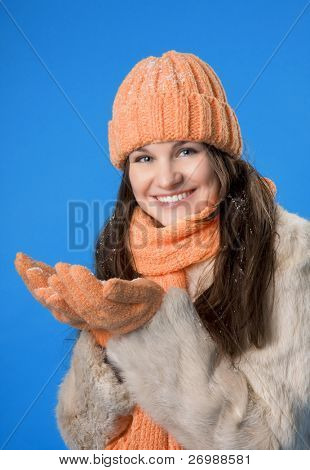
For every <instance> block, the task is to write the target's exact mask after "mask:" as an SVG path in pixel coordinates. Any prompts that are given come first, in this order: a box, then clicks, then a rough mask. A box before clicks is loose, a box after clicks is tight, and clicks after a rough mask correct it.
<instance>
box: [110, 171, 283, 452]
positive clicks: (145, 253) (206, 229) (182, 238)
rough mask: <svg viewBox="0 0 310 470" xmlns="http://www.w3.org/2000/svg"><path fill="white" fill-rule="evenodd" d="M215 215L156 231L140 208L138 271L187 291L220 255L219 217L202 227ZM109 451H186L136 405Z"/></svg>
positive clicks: (134, 238) (134, 223) (135, 220)
mask: <svg viewBox="0 0 310 470" xmlns="http://www.w3.org/2000/svg"><path fill="white" fill-rule="evenodd" d="M264 179H265V180H266V182H267V183H268V184H269V185H270V187H271V189H272V191H273V194H275V192H276V187H275V185H274V183H273V182H272V181H271V180H270V179H268V178H264ZM213 211H214V207H212V206H206V207H205V208H204V209H203V210H202V211H201V212H199V213H196V214H192V215H190V216H188V217H186V218H184V219H180V220H178V221H177V222H176V223H175V224H172V225H168V226H165V227H156V225H155V223H154V220H153V219H152V218H151V217H150V216H149V215H148V214H146V213H145V212H144V211H143V210H142V209H141V208H140V207H139V206H136V207H135V210H134V214H133V217H132V219H131V224H130V228H129V239H130V248H131V251H132V254H133V258H134V261H135V264H136V268H137V271H138V272H139V273H140V274H142V275H143V277H146V278H149V279H152V280H154V281H155V282H157V283H158V284H160V285H161V286H162V287H163V289H164V290H165V291H167V290H168V289H169V288H170V287H172V286H173V287H181V288H184V289H187V284H186V271H185V269H186V268H187V267H188V266H190V265H191V264H194V263H198V262H199V261H203V260H206V259H208V258H210V257H212V256H215V255H216V254H217V252H218V249H219V214H217V215H216V216H215V218H213V219H211V220H209V221H207V222H205V223H204V224H199V221H200V220H201V219H202V218H205V217H207V216H208V215H209V214H211V213H212V212H213ZM105 449H106V450H112V449H114V450H117V449H122V450H125V449H131V450H139V449H140V450H152V449H174V450H182V449H183V447H182V446H181V445H180V444H178V443H177V442H176V441H175V439H174V438H173V436H171V435H170V434H169V433H167V432H166V431H165V430H164V429H163V428H161V427H160V426H159V425H158V424H156V423H154V422H153V421H152V419H151V418H150V417H149V416H148V415H147V414H146V413H145V412H144V411H143V410H142V409H141V408H140V407H139V405H136V406H135V408H134V411H133V419H132V421H131V422H130V423H129V425H128V427H127V429H125V431H123V433H122V434H121V435H119V436H118V437H116V438H114V439H113V440H112V441H110V442H109V443H108V445H107V446H106V447H105Z"/></svg>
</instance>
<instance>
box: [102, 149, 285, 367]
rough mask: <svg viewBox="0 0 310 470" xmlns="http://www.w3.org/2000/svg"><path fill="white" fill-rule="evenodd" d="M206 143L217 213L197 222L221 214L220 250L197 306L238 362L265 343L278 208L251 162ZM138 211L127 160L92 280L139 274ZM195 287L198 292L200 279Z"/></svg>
mask: <svg viewBox="0 0 310 470" xmlns="http://www.w3.org/2000/svg"><path fill="white" fill-rule="evenodd" d="M204 145H205V147H206V149H207V151H208V154H209V158H210V163H211V165H212V167H213V169H214V171H215V174H216V175H217V178H218V180H219V183H220V194H219V202H218V204H217V205H216V210H215V211H214V212H212V214H211V215H210V216H209V217H208V218H206V219H204V220H202V221H201V222H202V223H203V222H205V221H207V220H210V219H211V218H213V217H215V216H216V215H217V214H218V213H219V214H220V250H219V252H218V254H217V255H216V257H215V258H214V265H213V270H214V271H213V273H214V278H213V282H212V284H211V285H210V286H209V287H208V288H207V289H206V290H205V291H203V292H202V294H200V295H199V297H198V298H196V300H195V301H194V305H195V308H196V310H197V312H198V314H199V316H200V318H201V321H202V323H203V325H204V326H205V327H206V328H207V330H208V332H209V334H210V336H211V337H212V338H213V340H214V341H215V342H216V343H217V345H218V350H219V353H220V354H219V356H221V355H222V354H223V355H225V356H226V357H228V358H230V359H233V360H235V359H236V358H237V357H241V355H242V353H243V352H244V351H246V350H247V349H249V348H250V347H256V348H262V347H264V345H265V344H266V342H267V341H268V338H269V335H268V333H269V331H268V320H269V318H268V312H270V308H269V309H268V305H267V304H268V302H269V299H270V297H269V295H267V292H268V289H269V285H270V283H271V282H272V287H273V288H274V269H275V249H274V246H275V235H276V231H275V210H276V204H275V201H274V196H273V194H272V192H271V190H270V188H269V186H268V184H267V183H266V182H265V181H264V180H263V179H262V176H261V175H260V174H259V172H258V171H257V170H256V169H255V168H254V167H253V166H252V165H251V164H250V163H249V162H248V161H246V160H245V159H242V158H240V159H238V160H236V159H234V158H232V157H231V156H230V155H229V154H227V153H225V152H223V151H221V150H218V149H217V148H215V147H214V146H211V145H209V144H206V143H204ZM136 205H137V201H136V200H135V197H134V194H133V191H132V188H131V184H130V180H129V161H128V158H127V160H126V162H125V164H124V171H123V177H122V181H121V184H120V187H119V190H118V195H117V202H116V205H115V209H114V213H113V215H112V217H110V218H109V219H108V221H107V223H106V224H105V226H104V227H103V229H102V231H101V232H100V234H99V237H98V239H97V241H96V251H95V261H94V264H95V274H96V276H97V278H98V279H100V280H107V279H109V278H111V277H118V278H121V279H127V280H132V279H134V278H136V277H139V276H140V274H139V273H138V272H137V271H136V270H135V268H134V266H132V263H131V260H132V257H131V253H130V248H129V246H128V244H127V243H126V240H127V234H128V228H129V225H130V221H131V217H132V214H133V211H134V208H135V206H136ZM199 281H200V282H199V285H201V286H203V285H204V282H205V280H204V276H202V277H201V278H200V280H199ZM205 285H206V284H205ZM273 291H274V289H273V290H272V293H273ZM272 299H273V297H272ZM269 307H270V306H269Z"/></svg>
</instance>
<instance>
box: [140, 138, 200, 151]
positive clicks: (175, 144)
mask: <svg viewBox="0 0 310 470" xmlns="http://www.w3.org/2000/svg"><path fill="white" fill-rule="evenodd" d="M195 143H199V142H193V141H190V140H180V141H178V142H175V143H174V144H173V146H172V150H174V149H175V148H177V147H181V146H182V145H185V144H195ZM141 150H144V151H147V152H150V153H151V151H150V150H148V149H146V148H145V147H138V148H136V149H134V150H133V151H132V153H134V152H139V151H141Z"/></svg>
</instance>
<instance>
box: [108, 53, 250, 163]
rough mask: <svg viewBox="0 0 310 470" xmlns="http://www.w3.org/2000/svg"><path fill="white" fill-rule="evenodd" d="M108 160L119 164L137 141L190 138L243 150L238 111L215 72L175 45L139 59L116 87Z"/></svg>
mask: <svg viewBox="0 0 310 470" xmlns="http://www.w3.org/2000/svg"><path fill="white" fill-rule="evenodd" d="M108 140H109V148H110V159H111V162H112V164H113V165H114V166H115V167H116V168H119V169H123V164H124V162H125V160H126V158H127V156H128V155H129V154H130V153H131V152H132V151H133V150H134V149H135V148H137V147H141V146H143V145H147V144H150V143H154V142H164V141H175V140H188V141H193V140H195V141H201V142H206V143H209V144H212V145H214V146H215V147H217V148H218V149H221V150H223V151H225V152H227V153H228V154H230V155H231V156H232V157H234V158H239V157H240V156H241V154H242V137H241V131H240V126H239V123H238V120H237V117H236V115H235V113H234V111H233V109H232V108H231V107H230V105H229V104H228V102H227V98H226V94H225V91H224V88H223V86H222V84H221V81H220V79H219V77H218V76H217V75H216V73H215V72H214V70H213V69H212V67H211V66H210V65H208V64H207V63H206V62H204V61H203V60H201V59H200V58H199V57H197V56H196V55H194V54H191V53H181V52H177V51H175V50H171V51H168V52H165V53H164V54H163V55H162V56H161V57H153V56H150V57H147V58H145V59H142V60H141V61H140V62H138V63H137V64H136V65H135V66H134V67H133V68H132V70H131V71H130V72H129V74H128V75H127V76H126V77H125V79H124V80H123V82H122V83H121V85H120V86H119V88H118V91H117V94H116V96H115V99H114V103H113V109H112V119H111V120H110V121H109V122H108Z"/></svg>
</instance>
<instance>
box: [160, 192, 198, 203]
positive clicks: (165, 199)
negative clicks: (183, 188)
mask: <svg viewBox="0 0 310 470" xmlns="http://www.w3.org/2000/svg"><path fill="white" fill-rule="evenodd" d="M192 192H193V191H188V192H187V193H182V194H178V195H176V196H166V197H157V198H156V199H158V200H159V201H161V202H176V201H180V200H181V199H184V198H185V197H187V196H188V195H189V194H191V193H192Z"/></svg>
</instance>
